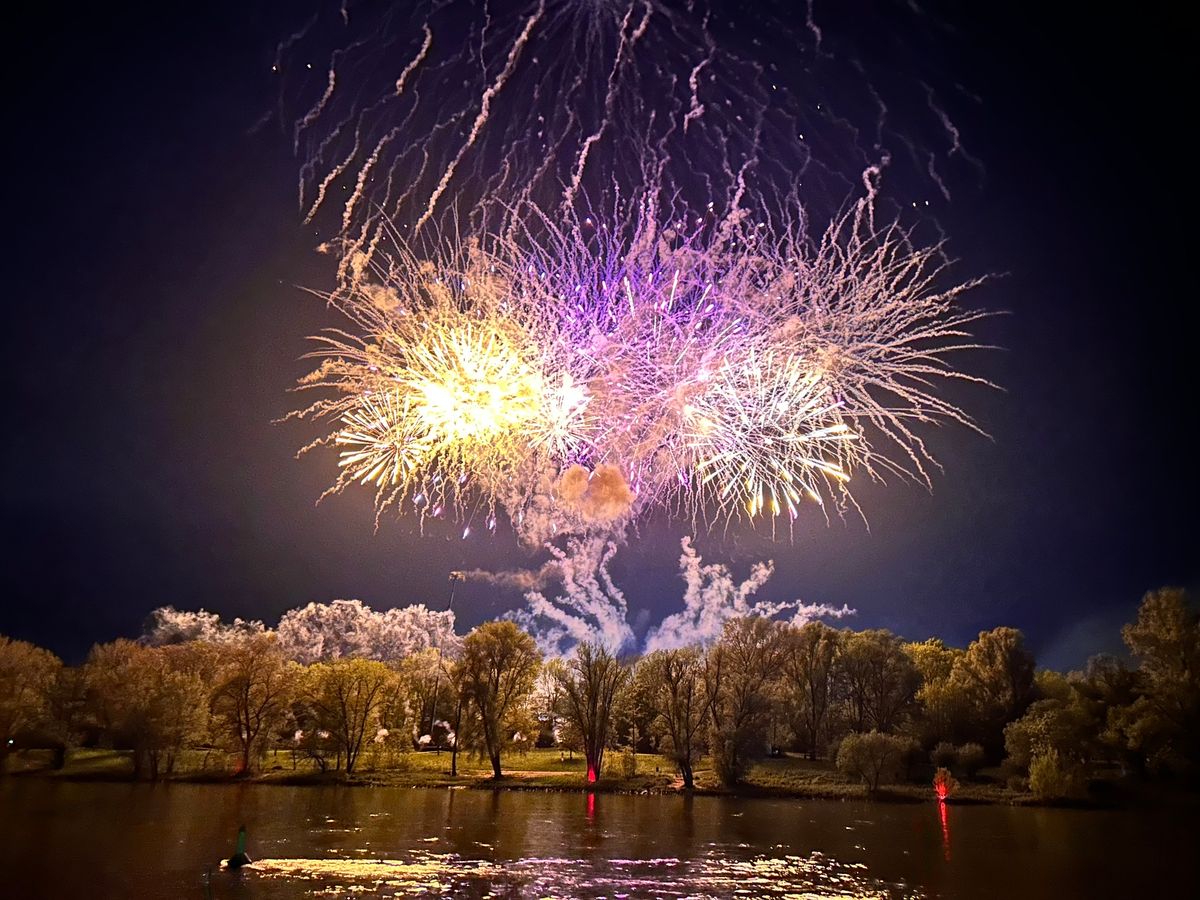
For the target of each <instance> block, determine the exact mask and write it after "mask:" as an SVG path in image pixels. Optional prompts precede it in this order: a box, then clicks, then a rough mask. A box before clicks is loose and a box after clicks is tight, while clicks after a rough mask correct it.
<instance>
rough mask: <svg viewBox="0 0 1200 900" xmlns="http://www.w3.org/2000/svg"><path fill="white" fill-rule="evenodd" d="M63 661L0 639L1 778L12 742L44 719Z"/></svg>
mask: <svg viewBox="0 0 1200 900" xmlns="http://www.w3.org/2000/svg"><path fill="white" fill-rule="evenodd" d="M60 669H62V661H61V660H60V659H59V658H58V657H57V656H55V655H54V654H53V653H51V652H50V651H49V650H43V649H42V648H41V647H35V646H34V645H33V644H30V643H29V642H27V641H14V640H10V639H9V638H7V637H5V636H4V635H0V775H3V774H4V773H5V772H6V771H8V755H9V752H10V751H11V749H12V743H11V742H12V741H13V739H14V738H15V737H16V736H17V735H18V734H20V733H21V732H22V731H24V730H25V729H27V728H31V727H32V726H34V725H35V724H37V723H39V722H40V721H42V720H43V719H44V718H45V715H46V708H47V700H48V698H49V695H50V692H51V689H52V687H53V685H54V681H55V678H56V677H57V675H58V672H59V670H60Z"/></svg>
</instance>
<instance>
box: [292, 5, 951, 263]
mask: <svg viewBox="0 0 1200 900" xmlns="http://www.w3.org/2000/svg"><path fill="white" fill-rule="evenodd" d="M493 7H494V8H493ZM348 12H349V13H350V15H349V16H348V21H347V23H346V24H345V25H343V24H342V20H341V16H342V12H341V11H338V10H332V9H331V10H328V11H327V14H325V18H324V20H323V21H324V23H325V24H327V25H329V26H330V27H329V28H327V29H323V28H319V27H315V28H314V27H312V26H309V27H307V28H306V29H305V30H304V31H302V32H299V33H298V35H297V36H294V38H293V39H292V40H290V41H289V42H288V43H287V44H286V46H285V45H281V48H280V51H279V60H278V61H277V64H276V67H277V69H278V70H279V71H280V93H281V102H282V103H285V105H287V104H294V105H296V106H297V107H298V109H299V114H298V116H297V119H296V121H295V122H294V124H293V126H292V129H291V130H292V132H293V136H294V138H295V142H296V144H297V147H298V151H297V152H298V153H299V155H300V156H301V157H302V160H303V165H302V167H301V168H302V172H301V182H302V183H301V188H300V193H301V198H302V203H301V206H302V209H303V210H304V212H305V216H306V218H307V219H308V220H309V221H312V222H314V224H316V225H318V226H319V230H321V229H327V233H326V240H327V241H328V242H329V243H330V244H331V245H333V246H345V247H347V248H352V249H353V251H355V252H360V251H363V250H369V251H371V252H374V250H375V249H376V248H378V246H379V241H378V235H379V229H378V227H376V226H378V225H380V224H381V223H384V222H391V223H393V224H394V225H395V227H398V228H400V229H402V230H404V229H412V228H414V227H415V226H417V225H418V224H419V225H420V226H421V227H422V228H427V227H428V226H429V224H430V223H431V222H438V224H439V226H441V227H442V228H444V226H445V225H446V223H447V222H448V221H449V220H450V219H452V218H454V217H456V216H462V217H463V219H464V221H467V222H469V223H470V227H471V229H473V230H478V229H479V228H480V227H481V226H482V225H483V223H485V222H489V221H490V222H496V221H499V220H502V219H503V217H504V210H505V208H507V207H511V206H512V205H513V204H518V203H519V202H520V201H522V200H530V201H533V202H534V203H538V204H542V205H544V206H545V208H546V209H547V211H554V208H555V207H558V206H562V205H570V204H572V203H576V202H578V201H579V200H580V199H581V198H587V199H588V200H590V201H592V202H598V201H603V200H605V199H607V198H610V197H612V196H615V195H616V194H618V193H620V194H624V195H625V196H630V195H631V194H632V193H636V192H638V191H642V192H646V193H649V192H650V191H651V190H652V189H653V188H657V189H659V192H660V194H661V196H662V197H663V198H665V199H667V200H668V201H669V200H670V199H671V198H677V197H680V196H682V197H684V198H685V199H686V200H687V202H688V203H689V205H691V206H692V208H694V209H703V208H704V206H705V204H706V203H708V202H710V201H711V202H712V203H714V205H715V210H716V213H717V214H718V215H721V214H725V213H728V211H729V210H730V209H731V208H732V205H733V197H734V195H735V194H737V193H740V194H742V196H743V197H753V198H754V199H755V202H756V203H757V204H759V205H760V206H761V207H762V208H764V209H766V208H770V207H771V206H772V204H774V202H775V200H776V199H777V198H778V197H779V196H780V195H781V194H782V193H785V192H786V191H787V190H788V189H790V187H791V186H792V185H793V184H794V182H795V181H796V180H797V179H801V180H802V181H803V183H804V190H805V194H806V205H808V206H809V207H810V209H812V210H814V211H815V212H817V213H818V214H819V215H821V216H825V215H828V214H830V213H831V212H832V211H833V210H834V209H836V208H837V207H838V206H840V204H841V202H842V201H843V200H844V198H845V196H846V194H847V192H848V191H850V190H852V189H853V187H854V182H855V178H856V175H857V173H858V172H859V171H861V170H862V168H863V167H865V166H867V165H869V164H871V163H872V162H878V161H880V160H883V159H887V158H890V157H891V156H892V154H890V153H889V150H888V148H887V147H886V146H882V145H881V144H882V141H883V139H884V137H885V130H884V129H883V128H882V125H881V122H880V121H879V115H880V113H879V110H880V109H883V108H886V106H885V100H884V97H885V96H886V97H888V98H889V100H888V102H890V97H891V96H892V95H896V94H899V93H900V92H901V88H902V87H903V86H905V85H906V84H907V83H906V82H904V81H903V80H902V79H897V78H892V77H885V74H884V73H881V72H879V71H875V70H874V69H868V68H867V67H866V66H865V65H864V64H863V63H862V62H861V61H860V60H859V59H858V57H857V56H856V53H855V50H854V48H853V47H852V46H849V45H847V46H842V44H844V43H845V41H844V40H840V38H839V37H838V36H835V37H832V38H831V36H830V34H829V33H828V32H827V31H826V30H824V29H823V28H822V27H821V26H820V25H819V24H818V19H819V12H820V11H819V10H814V9H813V8H812V5H811V4H810V5H809V7H808V9H807V10H806V11H803V10H802V11H801V12H800V13H799V18H797V13H796V11H795V10H793V9H791V8H790V7H788V8H784V7H780V8H778V9H775V8H774V7H772V5H771V4H764V5H762V6H761V7H758V6H756V7H755V9H754V10H753V13H752V14H751V15H749V16H748V17H746V18H745V19H744V20H739V22H738V23H737V30H738V34H739V35H740V37H739V38H738V40H736V41H734V40H733V39H732V35H733V30H734V23H732V22H730V21H728V20H727V18H726V14H725V12H724V11H722V10H714V9H709V8H708V5H707V4H706V3H705V2H704V0H698V2H697V3H696V4H694V5H693V4H689V6H688V9H686V10H681V9H678V8H677V7H675V6H674V5H669V4H666V3H660V2H655V0H629V2H617V0H614V2H604V3H595V4H591V3H589V4H580V3H576V2H567V0H537V2H536V4H535V3H531V2H528V0H507V2H501V3H499V4H498V5H497V4H487V5H484V6H483V7H479V6H478V5H475V4H470V3H467V2H465V0H445V2H422V0H418V2H414V3H412V4H408V5H403V6H399V5H397V6H389V5H388V4H384V5H382V6H381V7H380V8H378V9H375V8H362V9H354V10H348ZM335 13H336V15H335ZM335 22H336V24H335ZM323 35H337V36H338V37H334V38H333V39H334V40H344V43H343V45H341V46H336V47H329V48H327V47H323V46H320V44H319V42H320V39H321V37H322V36H323ZM342 36H344V38H343V37H342ZM314 59H327V60H328V65H327V66H326V75H325V77H324V78H323V79H321V81H320V82H319V83H316V82H315V81H314V80H313V79H311V78H309V77H307V76H309V75H311V74H312V73H311V72H308V71H307V69H308V67H309V61H311V60H314ZM886 74H887V75H890V73H886ZM923 87H924V84H923V83H922V82H916V83H915V84H908V85H907V88H906V89H908V90H909V93H910V94H917V93H918V91H919V90H921V89H923ZM828 98H837V99H838V100H839V101H840V102H839V103H837V104H835V103H833V102H830V100H829V99H828ZM904 98H905V99H904V100H902V101H900V103H901V104H902V105H903V106H904V107H905V108H906V109H912V108H913V106H914V104H913V102H910V98H909V96H908V94H905V95H904ZM835 106H837V107H839V108H838V111H837V112H836V113H835V112H834V111H833V110H834V108H835ZM916 109H917V110H918V111H922V110H923V111H924V115H925V117H926V118H930V119H931V121H930V122H928V123H925V122H916V121H914V122H913V123H912V127H911V128H909V129H908V132H909V133H925V132H933V131H935V130H936V131H938V132H940V133H943V134H948V135H952V134H954V131H955V130H956V128H955V126H954V124H953V121H952V120H951V119H950V117H949V113H948V112H947V111H946V110H945V109H944V108H943V107H940V106H937V105H936V104H927V103H919V104H918V105H917V106H916ZM860 112H864V113H865V115H862V116H860V115H859V113H860ZM905 124H906V125H908V124H909V123H907V122H906V123H905ZM860 134H862V135H868V136H874V138H875V139H874V140H873V141H870V142H866V141H864V142H862V143H860V141H859V135H860ZM886 137H887V139H888V140H895V141H896V142H897V143H898V144H900V145H904V144H905V143H906V142H910V141H909V138H907V137H906V136H905V135H904V134H903V133H901V131H900V130H899V127H898V124H892V125H891V127H889V128H888V129H887V130H886ZM913 146H914V147H916V144H914V145H913ZM960 146H961V141H960V142H959V143H958V144H955V145H952V146H951V148H950V152H949V153H946V148H945V147H940V148H939V150H938V154H939V161H938V164H937V166H936V168H935V172H936V173H937V175H938V178H939V179H941V180H942V181H943V182H944V183H946V184H947V186H948V182H947V181H946V178H947V170H946V169H945V167H944V166H943V164H942V162H941V158H942V157H944V158H945V159H946V161H947V162H952V161H953V160H955V159H956V158H963V157H962V154H961V152H959V151H958V150H956V149H955V148H956V147H960ZM910 156H911V154H908V155H906V156H905V159H906V160H907V159H908V158H909V157H910ZM966 161H967V162H968V163H969V162H970V161H969V160H966ZM913 162H914V163H915V159H914V160H913ZM891 165H892V166H893V167H896V166H898V165H899V162H897V161H893V162H892V163H891ZM905 165H908V163H907V162H906V163H905ZM926 169H927V160H926V158H925V155H924V153H921V154H920V164H919V166H916V165H914V167H913V168H912V169H911V171H910V170H909V169H905V172H906V173H907V174H909V175H912V176H913V177H915V178H917V179H919V181H920V184H921V185H922V186H923V185H926V184H930V183H931V182H930V180H929V176H928V174H927V173H926ZM739 179H742V183H740V184H739V183H738V182H739ZM934 186H935V187H936V184H934ZM917 189H918V190H922V189H923V187H920V186H919V187H918V188H917ZM939 190H940V189H939ZM918 196H920V195H919V194H918ZM905 205H907V199H906V200H905ZM326 208H328V210H329V213H330V215H331V217H332V218H331V219H330V220H329V221H328V222H325V221H324V220H318V217H319V215H320V213H321V210H322V209H326ZM665 212H666V210H665V209H658V210H656V213H658V214H660V217H661V218H663V220H665V218H666V217H665V215H663V214H664V213H665ZM614 224H615V223H614ZM343 274H345V273H343Z"/></svg>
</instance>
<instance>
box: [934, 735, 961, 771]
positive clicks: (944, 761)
mask: <svg viewBox="0 0 1200 900" xmlns="http://www.w3.org/2000/svg"><path fill="white" fill-rule="evenodd" d="M929 761H930V762H932V763H933V764H934V765H935V766H937V767H938V768H939V769H949V768H951V767H952V766H954V765H955V764H956V763H957V762H958V751H957V750H955V749H954V745H953V744H952V743H950V742H949V741H942V742H941V743H940V744H938V745H937V746H936V747H934V748H933V751H932V752H931V753H930V754H929Z"/></svg>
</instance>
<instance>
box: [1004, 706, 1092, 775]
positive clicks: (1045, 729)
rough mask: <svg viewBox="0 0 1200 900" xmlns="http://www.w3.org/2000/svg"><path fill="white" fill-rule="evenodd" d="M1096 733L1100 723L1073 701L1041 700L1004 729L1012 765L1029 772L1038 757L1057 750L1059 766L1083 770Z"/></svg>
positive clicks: (1005, 744) (1056, 759) (1006, 747)
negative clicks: (1097, 725) (1097, 723)
mask: <svg viewBox="0 0 1200 900" xmlns="http://www.w3.org/2000/svg"><path fill="white" fill-rule="evenodd" d="M1095 734H1096V722H1095V721H1094V719H1093V718H1092V717H1091V716H1089V715H1088V713H1087V710H1086V709H1084V708H1083V707H1081V706H1080V705H1079V704H1077V703H1075V702H1073V698H1068V699H1066V700H1062V699H1055V698H1047V699H1045V700H1037V701H1035V702H1034V703H1033V704H1032V705H1030V707H1029V709H1027V710H1026V711H1025V715H1023V716H1021V718H1019V719H1016V720H1014V721H1012V722H1010V723H1008V725H1007V726H1006V727H1005V729H1004V747H1005V750H1006V751H1007V753H1008V765H1009V766H1010V767H1011V768H1014V769H1017V770H1018V771H1028V770H1029V767H1030V764H1031V763H1032V762H1033V760H1034V758H1035V757H1037V756H1044V755H1045V754H1047V753H1049V752H1050V751H1053V752H1054V754H1055V761H1056V765H1060V766H1064V767H1065V766H1068V765H1069V766H1074V767H1077V768H1082V767H1083V766H1084V765H1085V764H1086V763H1087V762H1088V760H1089V745H1090V744H1091V742H1092V740H1093V738H1094V736H1095Z"/></svg>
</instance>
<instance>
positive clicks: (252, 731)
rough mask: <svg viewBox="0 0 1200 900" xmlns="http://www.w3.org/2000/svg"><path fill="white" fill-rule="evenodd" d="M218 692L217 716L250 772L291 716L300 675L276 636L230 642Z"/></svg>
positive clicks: (242, 770) (215, 693) (214, 709)
mask: <svg viewBox="0 0 1200 900" xmlns="http://www.w3.org/2000/svg"><path fill="white" fill-rule="evenodd" d="M223 657H224V663H223V665H222V666H221V669H220V671H219V674H218V676H217V683H216V686H215V688H214V689H213V692H212V699H211V708H212V712H213V715H214V716H215V717H216V719H217V722H218V724H219V726H220V728H221V729H222V731H223V732H224V735H225V736H226V737H227V738H229V739H231V740H232V742H233V745H234V746H235V747H236V748H237V750H238V753H239V764H238V772H239V774H241V773H248V772H250V770H251V769H252V768H253V766H254V763H255V761H256V760H257V759H258V758H259V757H261V755H262V753H263V751H264V750H265V747H264V744H265V742H266V740H267V739H268V738H269V737H270V735H271V733H272V732H273V731H274V729H275V728H276V727H277V726H278V725H279V723H280V722H282V721H283V719H284V717H285V716H286V715H287V711H288V707H289V704H290V703H291V699H292V692H293V689H294V687H295V681H296V673H295V666H294V664H293V663H289V662H287V660H285V659H284V657H283V653H282V651H281V650H280V649H279V641H278V639H277V638H276V637H275V635H274V634H263V633H260V634H250V635H247V636H244V637H241V638H240V639H238V640H234V641H230V642H229V643H228V645H227V647H226V650H225V653H224V654H223Z"/></svg>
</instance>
